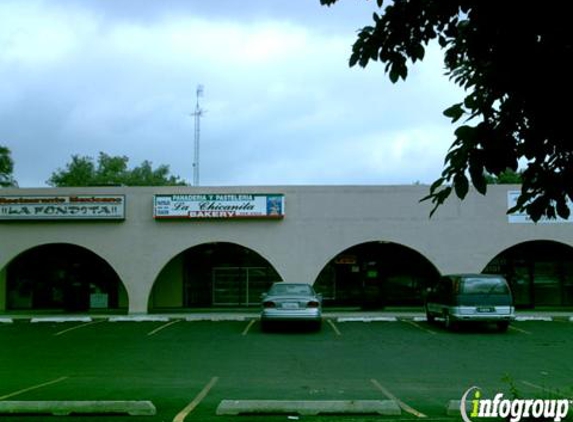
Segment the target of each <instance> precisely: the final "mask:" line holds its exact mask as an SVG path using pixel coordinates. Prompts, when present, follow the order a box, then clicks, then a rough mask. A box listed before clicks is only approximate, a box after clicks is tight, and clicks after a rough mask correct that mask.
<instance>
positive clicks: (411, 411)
mask: <svg viewBox="0 0 573 422" xmlns="http://www.w3.org/2000/svg"><path fill="white" fill-rule="evenodd" d="M370 382H371V383H372V384H373V385H374V387H376V388H377V389H378V390H380V392H381V393H382V394H384V395H385V396H386V397H387V398H388V399H390V400H392V401H394V402H396V404H397V405H398V406H400V409H402V410H403V411H404V412H408V413H409V414H411V415H414V416H416V417H418V418H427V417H428V416H427V415H424V414H423V413H422V412H419V411H417V410H416V409H414V408H413V407H410V406H408V405H407V404H406V403H404V402H403V401H402V400H400V399H399V398H398V397H396V396H395V395H394V394H392V393H391V392H390V391H388V390H387V389H386V388H384V387H383V386H382V385H381V384H380V383H379V382H378V381H377V380H375V379H371V380H370Z"/></svg>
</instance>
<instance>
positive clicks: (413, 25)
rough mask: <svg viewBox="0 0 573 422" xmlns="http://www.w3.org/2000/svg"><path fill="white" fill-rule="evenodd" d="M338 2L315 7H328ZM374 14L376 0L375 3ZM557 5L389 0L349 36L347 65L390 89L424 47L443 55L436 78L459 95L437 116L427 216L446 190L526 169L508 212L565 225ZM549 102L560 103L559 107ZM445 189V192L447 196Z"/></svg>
mask: <svg viewBox="0 0 573 422" xmlns="http://www.w3.org/2000/svg"><path fill="white" fill-rule="evenodd" d="M337 1H338V0H321V3H322V4H325V5H329V6H330V5H332V4H334V3H336V2H337ZM377 4H378V6H379V7H380V8H382V6H383V1H382V0H377ZM568 10H569V9H568V5H567V3H566V2H560V1H557V0H550V1H548V2H544V3H543V4H540V3H538V2H521V1H519V2H518V1H515V0H513V1H512V0H503V1H496V2H493V1H481V0H394V1H393V2H391V3H390V4H389V5H387V6H386V7H385V8H383V9H382V10H381V12H382V13H375V14H374V16H373V21H374V23H373V25H370V26H366V27H364V28H362V30H360V31H359V33H358V38H357V40H356V42H355V43H354V45H353V47H352V54H351V56H350V65H351V66H354V65H356V64H359V65H360V66H367V65H368V64H369V62H370V61H380V62H382V63H383V64H384V69H385V72H386V74H387V75H388V77H389V79H390V80H391V81H392V82H397V81H398V80H400V79H403V80H405V79H406V78H407V76H408V61H411V63H415V62H416V61H418V60H423V58H424V51H425V48H426V47H427V45H428V43H429V42H430V41H433V40H437V42H438V43H439V45H440V46H441V47H442V49H443V50H444V65H445V69H446V74H447V75H448V76H449V78H450V79H451V80H452V81H453V82H455V83H456V84H457V85H459V86H460V87H462V88H463V89H464V90H465V92H466V97H465V98H464V100H463V101H462V102H460V103H457V104H454V105H452V106H451V107H449V108H447V109H446V110H445V111H444V115H445V116H446V117H448V118H450V119H451V121H452V123H455V122H458V121H459V120H460V119H462V118H465V121H464V122H463V125H462V126H460V127H458V128H457V129H456V130H455V141H454V142H453V144H452V146H451V148H450V150H449V152H448V154H447V156H446V159H445V165H444V170H443V172H442V175H441V177H440V178H439V179H438V181H437V182H438V183H434V184H433V185H432V187H431V189H430V193H429V195H428V196H426V197H425V198H424V200H430V201H431V202H432V203H434V205H435V206H434V209H433V211H432V213H433V212H434V211H435V210H436V208H437V207H439V206H440V205H441V204H442V203H443V202H444V201H445V200H446V199H447V198H448V197H449V195H450V193H451V192H452V191H454V192H455V194H456V195H457V196H458V197H459V198H462V199H463V198H464V197H465V196H466V194H467V192H468V182H469V181H468V178H467V177H468V176H469V179H470V180H471V183H472V184H473V186H474V187H475V188H476V190H477V191H478V192H480V193H482V194H485V193H486V191H487V180H486V175H488V174H489V175H492V176H494V177H500V175H501V174H502V173H503V172H505V171H506V170H507V169H511V170H512V171H516V170H517V167H518V162H519V161H524V162H526V166H525V169H524V171H523V173H522V180H521V182H522V191H521V196H520V197H519V199H518V201H517V206H516V207H515V208H514V209H513V210H509V212H512V211H517V210H520V211H526V212H527V213H528V214H529V215H530V216H531V218H532V219H533V220H534V221H538V220H539V219H540V218H541V217H542V216H543V215H546V216H548V217H556V215H559V216H561V217H563V218H567V217H568V216H569V214H570V210H569V209H568V208H567V205H566V203H567V198H569V199H571V200H573V183H572V182H571V181H572V180H573V141H572V138H571V131H570V129H569V114H570V110H571V107H570V106H569V105H567V104H568V100H569V98H570V97H571V94H572V93H573V82H572V81H573V80H572V78H571V75H573V60H571V58H572V57H573V26H572V25H571V24H570V22H569V20H570V19H569V12H568ZM558 96H559V97H563V100H560V99H559V98H558ZM452 187H453V188H452Z"/></svg>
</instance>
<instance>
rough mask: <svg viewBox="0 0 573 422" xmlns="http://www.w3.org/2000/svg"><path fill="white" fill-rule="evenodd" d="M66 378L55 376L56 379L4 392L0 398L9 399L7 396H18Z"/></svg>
mask: <svg viewBox="0 0 573 422" xmlns="http://www.w3.org/2000/svg"><path fill="white" fill-rule="evenodd" d="M68 378H69V377H60V378H57V379H55V380H52V381H48V382H44V383H42V384H37V385H33V386H31V387H28V388H24V389H22V390H18V391H14V392H13V393H10V394H6V395H5V396H0V400H6V399H9V398H11V397H15V396H19V395H20V394H24V393H27V392H28V391H33V390H37V389H39V388H42V387H47V386H48V385H52V384H56V383H58V382H62V381H64V380H66V379H68Z"/></svg>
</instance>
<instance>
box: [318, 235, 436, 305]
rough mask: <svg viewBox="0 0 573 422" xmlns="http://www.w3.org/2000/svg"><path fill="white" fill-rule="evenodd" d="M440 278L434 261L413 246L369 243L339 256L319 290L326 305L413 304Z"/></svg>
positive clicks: (323, 274) (329, 266)
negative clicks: (411, 247)
mask: <svg viewBox="0 0 573 422" xmlns="http://www.w3.org/2000/svg"><path fill="white" fill-rule="evenodd" d="M438 277H439V272H438V270H437V269H436V268H435V267H434V266H433V265H432V263H431V262H430V261H429V260H428V259H427V258H425V257H424V256H423V255H421V254H420V253H419V252H416V251H415V250H413V249H410V248H408V247H406V246H403V245H399V244H396V243H391V242H367V243H362V244H359V245H356V246H353V247H351V248H349V249H346V250H345V251H343V252H342V253H340V254H338V255H337V256H335V257H334V258H333V259H332V260H331V261H330V262H329V263H328V264H327V265H326V266H325V267H324V268H323V270H322V271H321V272H320V274H319V276H318V278H317V280H316V282H315V289H316V290H317V291H318V292H320V293H322V295H323V297H324V304H325V305H326V306H328V305H333V306H360V307H362V308H383V307H384V306H387V305H391V306H412V305H421V304H422V302H423V295H424V291H425V289H426V288H427V287H428V286H430V285H432V284H433V283H434V282H435V281H436V280H437V279H438Z"/></svg>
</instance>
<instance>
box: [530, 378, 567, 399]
mask: <svg viewBox="0 0 573 422" xmlns="http://www.w3.org/2000/svg"><path fill="white" fill-rule="evenodd" d="M521 383H522V384H523V385H527V386H528V387H532V388H535V389H537V390H541V391H543V392H545V393H546V394H547V393H551V394H552V395H556V396H559V397H562V398H564V399H570V398H571V397H568V396H566V395H563V394H562V393H560V392H558V391H555V390H551V389H549V388H547V387H542V386H540V385H537V384H533V383H532V382H529V381H524V380H522V381H521Z"/></svg>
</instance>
